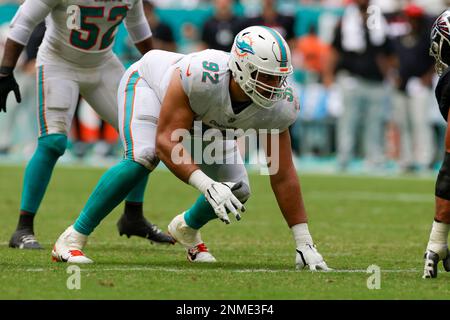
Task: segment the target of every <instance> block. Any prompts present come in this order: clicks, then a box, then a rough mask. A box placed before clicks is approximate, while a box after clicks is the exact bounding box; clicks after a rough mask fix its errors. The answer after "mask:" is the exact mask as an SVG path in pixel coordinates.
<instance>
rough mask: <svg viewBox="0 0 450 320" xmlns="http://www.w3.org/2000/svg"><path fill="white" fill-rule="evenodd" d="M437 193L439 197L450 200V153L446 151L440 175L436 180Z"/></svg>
mask: <svg viewBox="0 0 450 320" xmlns="http://www.w3.org/2000/svg"><path fill="white" fill-rule="evenodd" d="M435 195H436V196H437V197H439V198H442V199H445V200H450V153H448V152H446V153H445V157H444V162H443V163H442V166H441V169H440V170H439V175H438V177H437V180H436V192H435Z"/></svg>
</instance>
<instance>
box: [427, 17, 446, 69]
mask: <svg viewBox="0 0 450 320" xmlns="http://www.w3.org/2000/svg"><path fill="white" fill-rule="evenodd" d="M430 55H431V56H432V57H433V58H434V59H435V60H436V72H437V73H438V74H439V76H440V75H442V73H443V72H444V71H445V70H446V69H447V68H448V67H449V66H450V10H445V11H444V12H443V13H442V14H441V15H440V16H439V17H438V18H437V19H436V21H435V22H434V24H433V28H432V29H431V46H430Z"/></svg>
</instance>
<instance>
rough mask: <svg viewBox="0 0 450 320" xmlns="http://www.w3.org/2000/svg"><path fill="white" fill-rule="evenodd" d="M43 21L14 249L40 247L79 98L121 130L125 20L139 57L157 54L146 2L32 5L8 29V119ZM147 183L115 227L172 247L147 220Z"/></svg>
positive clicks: (0, 76) (33, 1) (2, 73)
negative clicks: (118, 44)
mask: <svg viewBox="0 0 450 320" xmlns="http://www.w3.org/2000/svg"><path fill="white" fill-rule="evenodd" d="M44 19H45V21H46V26H47V31H46V33H45V36H44V40H43V42H42V45H41V46H40V48H39V51H38V55H37V63H36V67H37V91H36V92H37V101H38V112H37V120H38V124H39V139H38V145H37V148H36V151H35V153H34V155H33V157H32V159H31V160H30V162H29V163H28V166H27V169H26V171H25V177H24V184H23V190H22V200H21V208H20V218H19V223H18V226H17V229H16V231H15V232H14V234H13V235H12V237H11V240H10V243H9V245H10V247H13V248H26V249H39V248H41V246H40V244H39V243H38V241H37V240H36V238H35V236H34V222H33V221H34V217H35V214H36V212H37V210H38V208H39V205H40V203H41V201H42V198H43V196H44V194H45V191H46V189H47V185H48V183H49V181H50V177H51V174H52V171H53V168H54V166H55V164H56V161H57V160H58V158H59V157H60V156H61V155H62V154H63V153H64V151H65V149H66V146H67V134H68V132H69V130H70V124H71V122H72V118H73V114H74V111H75V108H76V104H77V101H78V97H79V95H81V96H83V98H84V99H85V100H86V101H87V102H88V103H89V104H90V105H91V106H92V107H93V108H94V109H95V110H96V112H97V113H98V114H99V115H100V116H101V117H102V118H103V119H104V120H105V121H107V122H109V123H110V124H111V125H112V126H114V127H115V128H116V129H118V123H117V117H118V114H117V107H116V106H117V87H118V85H119V82H120V78H121V77H122V75H123V72H124V71H125V70H124V67H123V66H122V64H121V63H120V61H119V59H118V58H117V57H116V56H115V55H114V53H113V52H112V49H111V48H112V46H113V43H114V37H115V34H116V32H117V27H118V25H119V24H120V23H121V22H122V21H124V23H125V26H126V28H127V29H128V33H129V35H130V37H131V39H132V40H133V41H134V43H135V45H136V47H137V48H138V49H139V51H140V52H141V53H142V54H144V53H146V52H147V51H149V50H150V49H151V48H152V42H151V31H150V27H149V26H148V23H147V21H146V19H145V16H144V14H143V9H142V1H141V0H115V1H110V0H27V1H25V2H24V3H23V4H22V5H21V6H20V8H19V10H18V11H17V13H16V15H15V17H14V18H13V20H12V22H11V25H10V31H9V35H8V40H7V42H6V45H5V52H4V55H3V60H2V62H1V67H0V112H1V111H5V112H6V98H7V96H8V93H9V92H10V91H14V93H15V95H16V99H17V102H20V91H19V86H18V84H17V82H16V80H15V79H14V76H13V70H14V67H15V66H16V62H17V59H18V57H19V55H20V53H21V51H22V49H23V48H24V46H25V45H26V44H27V42H28V39H29V37H30V34H31V32H32V31H33V29H34V27H35V26H36V25H37V24H38V23H39V22H41V21H43V20H44ZM146 183H147V180H146V179H143V180H141V181H138V182H137V183H136V187H135V188H134V189H133V190H130V194H129V195H128V197H127V198H126V205H125V212H124V215H123V216H122V217H121V219H120V220H119V222H118V228H119V232H120V234H127V235H128V236H130V235H138V236H142V237H146V238H148V239H150V240H151V241H155V242H163V243H170V242H173V239H172V238H171V237H170V236H168V235H166V234H164V233H163V232H161V231H160V230H159V229H158V228H157V227H156V226H154V225H152V224H151V223H150V222H148V221H147V220H145V218H144V217H143V214H142V201H143V194H144V190H145V186H146Z"/></svg>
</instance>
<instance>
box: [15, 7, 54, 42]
mask: <svg viewBox="0 0 450 320" xmlns="http://www.w3.org/2000/svg"><path fill="white" fill-rule="evenodd" d="M29 3H30V2H29V1H27V2H25V3H24V4H23V5H21V6H20V7H19V10H17V12H16V15H15V16H14V18H13V19H12V21H11V24H10V26H9V33H8V38H9V39H11V40H13V41H15V42H17V43H20V44H21V45H26V44H27V42H28V40H29V39H30V36H31V33H32V32H33V30H34V28H35V27H36V26H37V25H38V23H39V22H41V21H42V20H43V19H44V18H45V16H46V15H47V14H48V12H49V11H50V10H51V8H50V7H49V6H47V4H46V3H44V2H43V1H32V2H31V3H32V4H31V5H30V4H29Z"/></svg>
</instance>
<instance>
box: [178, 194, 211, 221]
mask: <svg viewBox="0 0 450 320" xmlns="http://www.w3.org/2000/svg"><path fill="white" fill-rule="evenodd" d="M216 218H217V215H216V213H215V212H214V209H213V208H212V207H211V205H210V204H209V202H208V201H207V200H206V198H205V196H204V195H201V196H200V197H198V199H197V201H196V202H195V203H194V205H193V206H192V207H191V208H190V209H189V210H188V211H186V213H185V214H184V220H185V221H186V224H187V225H188V226H189V227H191V228H193V229H200V228H201V227H203V226H204V225H205V224H207V223H208V221H210V220H213V219H216Z"/></svg>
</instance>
